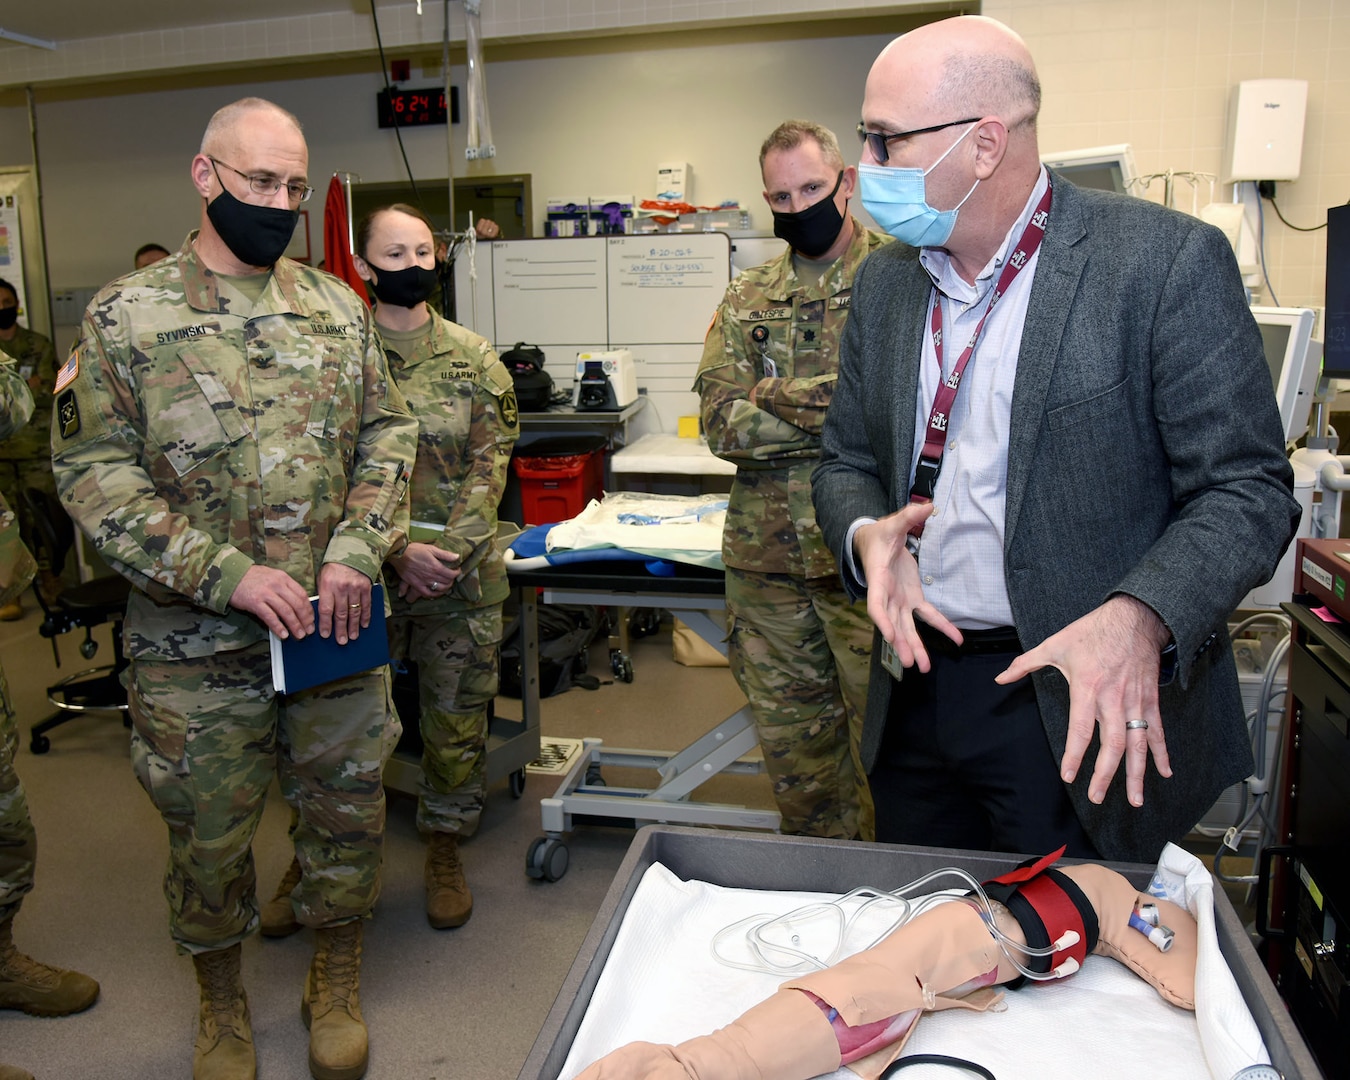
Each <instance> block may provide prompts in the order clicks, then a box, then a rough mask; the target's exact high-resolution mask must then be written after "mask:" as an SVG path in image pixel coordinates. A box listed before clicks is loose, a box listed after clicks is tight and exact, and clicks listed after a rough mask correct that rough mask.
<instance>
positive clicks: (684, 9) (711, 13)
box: [0, 0, 959, 86]
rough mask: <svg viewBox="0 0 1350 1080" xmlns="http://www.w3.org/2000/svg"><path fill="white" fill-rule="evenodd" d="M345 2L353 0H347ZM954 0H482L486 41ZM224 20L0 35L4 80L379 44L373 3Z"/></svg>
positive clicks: (390, 15) (458, 24)
mask: <svg viewBox="0 0 1350 1080" xmlns="http://www.w3.org/2000/svg"><path fill="white" fill-rule="evenodd" d="M342 6H344V7H345V6H347V5H342ZM958 6H959V5H956V4H951V5H948V4H943V3H938V4H925V3H921V2H919V0H901V2H899V3H896V2H894V0H892V2H889V3H886V2H883V0H847V2H831V0H482V4H481V9H480V10H481V19H482V32H483V37H484V39H485V40H491V41H503V40H529V39H531V38H550V37H558V36H561V35H568V34H595V33H617V32H627V33H632V32H642V31H648V30H671V29H687V28H695V27H707V26H717V25H720V24H747V25H748V24H753V23H755V22H757V21H762V20H769V21H781V20H783V19H786V18H793V17H796V16H798V15H813V16H815V17H820V15H821V14H827V15H831V16H840V17H842V16H847V15H877V14H885V13H888V12H895V11H902V10H904V9H907V8H909V9H913V8H923V9H924V10H934V9H936V10H941V9H943V8H944V7H958ZM361 7H362V10H361V11H360V12H353V11H351V10H346V11H340V12H336V13H333V14H326V15H312V16H293V17H287V18H277V19H258V20H252V21H248V22H222V23H220V24H217V25H214V26H202V27H191V28H187V29H174V30H148V31H142V32H137V33H127V34H118V35H116V36H113V37H105V38H88V39H83V40H75V41H69V42H63V43H62V44H61V46H60V48H58V49H56V50H55V51H51V52H48V51H45V50H41V49H34V48H26V47H24V46H20V45H5V44H0V86H23V85H27V84H42V83H47V82H53V81H58V80H69V79H81V78H93V77H106V76H112V75H133V74H142V73H146V72H154V71H160V72H168V71H181V70H183V69H185V68H187V67H193V66H202V65H206V66H211V65H230V64H238V63H241V62H245V61H249V60H268V59H275V58H277V57H295V58H297V59H307V60H313V59H316V58H320V57H324V56H329V55H334V54H337V55H350V54H363V55H364V54H368V53H370V52H371V51H372V50H374V49H375V45H376V42H375V30H374V25H373V23H372V21H371V18H370V15H369V12H368V11H367V10H365V5H364V4H363V5H361ZM441 10H442V9H441V4H440V3H438V2H435V0H428V2H427V3H426V4H425V5H424V12H425V14H423V15H420V16H419V15H418V14H417V6H416V5H415V4H413V3H411V2H409V3H404V4H398V5H391V6H383V5H382V6H380V7H379V9H378V11H379V18H380V36H381V38H382V39H383V41H384V44H385V47H386V48H402V47H407V46H410V45H419V46H439V45H440V42H441V39H442V37H443V33H444V31H443V23H442V18H441ZM464 19H465V15H464V7H463V5H462V4H460V3H455V4H452V5H451V6H450V36H451V39H452V40H453V41H459V42H462V41H463V40H464Z"/></svg>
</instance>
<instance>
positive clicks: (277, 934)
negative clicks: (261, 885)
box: [258, 856, 300, 938]
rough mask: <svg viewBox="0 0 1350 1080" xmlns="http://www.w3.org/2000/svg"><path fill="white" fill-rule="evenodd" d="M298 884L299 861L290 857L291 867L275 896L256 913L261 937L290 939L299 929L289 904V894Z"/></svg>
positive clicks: (293, 909) (292, 907)
mask: <svg viewBox="0 0 1350 1080" xmlns="http://www.w3.org/2000/svg"><path fill="white" fill-rule="evenodd" d="M299 884H300V860H299V859H297V858H295V857H294V856H292V857H291V865H290V866H288V867H286V874H285V876H284V877H282V879H281V883H280V884H279V885H278V886H277V894H276V896H274V897H272V899H271V900H269V901H267V903H265V904H264V905H263V906H262V910H261V911H260V912H258V929H259V930H260V931H261V932H262V936H263V937H271V938H283V937H290V936H291V935H292V934H294V933H295V932H296V931H297V930H299V929H300V924H299V923H298V922H296V920H295V907H294V906H293V905H292V904H291V892H292V890H294V889H295V887H296V886H297V885H299Z"/></svg>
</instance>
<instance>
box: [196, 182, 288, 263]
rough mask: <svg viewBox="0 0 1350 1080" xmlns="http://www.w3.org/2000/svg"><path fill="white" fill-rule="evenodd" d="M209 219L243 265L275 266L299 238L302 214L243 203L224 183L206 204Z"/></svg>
mask: <svg viewBox="0 0 1350 1080" xmlns="http://www.w3.org/2000/svg"><path fill="white" fill-rule="evenodd" d="M217 178H219V174H217ZM206 216H207V217H208V218H209V219H210V220H211V224H212V226H214V228H215V230H216V232H217V233H218V234H219V235H220V238H221V239H222V240H223V241H225V246H226V247H227V248H229V249H230V250H231V251H232V252H234V257H235V258H236V259H238V260H239V261H240V262H241V263H243V264H244V265H245V266H272V265H274V264H275V263H276V261H277V260H278V259H279V258H281V256H282V253H283V252H284V251H285V250H286V246H287V245H288V244H289V243H290V242H291V237H292V236H294V235H295V223H296V222H297V221H299V220H300V211H299V210H282V209H280V208H279V207H276V206H254V205H253V204H252V203H246V202H240V201H239V200H238V199H236V198H235V197H234V196H233V195H231V194H230V190H229V188H227V187H226V186H225V185H224V184H223V183H222V184H221V185H220V194H219V195H217V196H216V197H215V198H214V199H212V200H211V201H210V202H209V203H207V204H206Z"/></svg>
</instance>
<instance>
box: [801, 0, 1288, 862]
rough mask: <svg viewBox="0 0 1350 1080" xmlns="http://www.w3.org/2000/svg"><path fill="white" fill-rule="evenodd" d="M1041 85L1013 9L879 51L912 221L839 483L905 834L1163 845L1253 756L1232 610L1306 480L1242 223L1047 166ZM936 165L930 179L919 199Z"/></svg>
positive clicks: (884, 282) (878, 89)
mask: <svg viewBox="0 0 1350 1080" xmlns="http://www.w3.org/2000/svg"><path fill="white" fill-rule="evenodd" d="M1038 108H1039V84H1038V83H1037V82H1036V78H1035V68H1034V64H1033V63H1032V61H1031V57H1030V55H1029V53H1027V51H1026V47H1025V45H1024V44H1023V43H1022V42H1021V39H1020V38H1017V37H1016V35H1014V34H1012V33H1011V31H1009V30H1007V28H1006V27H1003V26H1002V25H1001V24H999V23H997V22H995V21H994V20H991V19H984V18H979V17H972V16H963V17H959V18H956V19H950V20H946V21H944V22H940V23H935V24H930V25H928V26H925V27H922V28H920V29H918V30H915V31H912V32H911V33H910V34H908V35H905V36H904V37H901V38H898V39H896V41H894V42H892V43H891V44H890V45H889V46H888V47H887V49H886V50H885V51H883V53H882V54H881V56H880V57H879V58H878V60H877V62H876V64H875V65H874V66H873V68H872V71H871V73H870V75H869V77H868V82H867V91H866V97H865V101H864V106H863V124H862V125H861V126H860V130H861V131H862V132H864V138H865V147H864V151H863V157H862V165H861V166H860V183H861V188H862V197H863V203H864V205H865V206H866V207H867V208H868V210H869V211H870V212H872V213H873V216H874V217H875V218H876V219H877V222H878V224H879V225H881V226H882V227H883V228H887V229H888V231H891V232H892V234H893V235H896V236H897V237H898V238H900V239H902V240H907V241H908V242H907V243H899V244H892V245H889V246H887V247H886V248H883V249H881V250H879V251H878V252H877V253H875V254H874V255H873V256H872V257H870V258H869V259H868V260H867V261H866V263H865V264H864V265H863V267H862V269H861V270H860V272H859V274H858V277H857V280H856V282H855V285H854V292H853V301H852V311H851V314H850V318H849V322H848V325H847V330H846V332H845V335H844V340H843V344H842V351H841V359H840V372H839V384H838V387H837V389H836V390H835V393H834V398H833V401H832V404H831V407H830V413H829V417H828V419H827V422H826V425H825V431H824V445H823V452H822V458H821V463H820V466H819V468H818V469H817V471H816V472H815V474H814V477H813V482H812V486H813V494H814V499H815V506H816V512H817V517H818V520H819V522H820V525H821V527H822V529H823V531H824V534H825V537H826V540H827V542H828V543H829V545H830V548H831V550H832V551H834V553H835V555H836V557H837V558H838V561H839V564H840V566H841V567H842V568H844V571H843V572H844V577H845V583H846V585H848V586H849V587H850V588H851V589H853V590H854V591H856V592H859V593H863V592H865V593H866V595H867V598H868V610H869V613H870V614H871V616H872V618H873V621H874V622H875V623H876V625H877V628H878V630H877V635H876V639H875V649H874V655H873V663H872V672H871V684H870V687H869V691H868V695H869V696H868V710H867V716H866V721H865V726H864V732H863V758H864V765H865V767H866V768H867V769H868V771H869V774H870V775H871V778H872V783H873V792H874V795H875V797H876V800H877V819H878V822H877V838H878V839H879V840H890V841H894V842H904V843H927V844H934V845H936V846H949V847H987V848H993V849H996V850H1018V851H1041V850H1049V849H1052V848H1053V847H1056V846H1058V845H1059V844H1060V843H1068V844H1069V847H1070V853H1071V854H1079V855H1083V856H1090V855H1093V854H1094V853H1095V854H1098V855H1100V856H1102V857H1105V858H1110V859H1128V860H1140V861H1152V860H1154V859H1156V858H1157V856H1158V853H1159V851H1160V849H1161V848H1162V846H1163V844H1164V843H1165V842H1167V841H1169V840H1177V839H1180V838H1181V837H1182V836H1183V835H1184V834H1185V833H1186V832H1187V831H1188V830H1189V829H1190V828H1191V826H1193V825H1194V824H1195V823H1196V822H1197V821H1199V820H1200V818H1201V817H1202V816H1203V815H1204V813H1205V811H1206V810H1208V808H1209V807H1210V806H1211V805H1212V804H1213V803H1214V801H1215V800H1216V799H1217V798H1218V796H1219V795H1220V793H1221V792H1222V791H1223V790H1224V789H1225V788H1226V787H1228V786H1229V785H1231V784H1234V783H1236V782H1238V781H1240V780H1241V779H1243V778H1244V777H1246V776H1248V775H1249V774H1250V773H1251V770H1252V766H1253V761H1252V754H1251V749H1250V746H1249V741H1248V735H1247V728H1246V723H1245V718H1244V710H1243V706H1242V701H1241V696H1240V693H1239V688H1238V682H1237V674H1236V670H1235V667H1234V663H1233V657H1232V652H1231V650H1230V649H1229V648H1228V646H1227V640H1226V620H1227V617H1228V616H1229V615H1230V613H1231V612H1232V610H1233V609H1234V608H1235V607H1236V606H1237V605H1238V604H1239V603H1240V602H1241V600H1242V597H1243V596H1244V595H1245V594H1246V593H1247V591H1248V590H1249V589H1251V588H1252V587H1254V586H1255V585H1258V584H1260V583H1261V582H1263V581H1265V580H1267V579H1268V578H1269V577H1270V576H1271V574H1272V573H1273V572H1274V569H1275V566H1276V563H1277V562H1278V561H1279V558H1280V556H1281V554H1282V553H1283V551H1284V549H1285V548H1286V546H1287V545H1288V543H1289V541H1290V538H1291V537H1292V535H1293V532H1294V529H1295V527H1296V525H1297V522H1298V516H1299V508H1298V504H1297V503H1296V502H1295V501H1294V499H1293V497H1292V494H1291V492H1292V487H1293V480H1292V471H1291V469H1290V466H1289V464H1288V461H1287V459H1286V456H1285V449H1286V448H1285V445H1284V439H1283V432H1282V429H1281V425H1280V421H1279V417H1278V415H1277V410H1276V406H1275V401H1274V394H1273V390H1272V387H1271V380H1270V374H1269V370H1268V369H1267V367H1266V363H1265V359H1264V353H1263V347H1262V342H1261V337H1260V333H1259V331H1258V330H1257V328H1256V325H1255V322H1254V321H1253V319H1252V316H1251V314H1250V312H1249V311H1248V310H1247V303H1246V295H1245V292H1244V290H1243V287H1242V283H1241V280H1240V277H1239V275H1238V270H1237V267H1236V265H1235V262H1234V259H1233V256H1232V252H1231V250H1230V249H1229V247H1228V245H1227V242H1226V241H1225V240H1224V238H1223V236H1222V235H1221V234H1220V233H1219V232H1218V231H1217V230H1215V229H1213V228H1211V227H1209V226H1207V225H1205V224H1203V223H1201V222H1200V221H1198V220H1196V219H1195V218H1192V217H1189V216H1186V215H1183V214H1179V213H1175V212H1172V211H1169V210H1165V209H1163V208H1161V207H1158V206H1156V205H1153V204H1151V203H1148V202H1146V201H1144V200H1142V199H1135V198H1129V197H1123V196H1115V195H1110V194H1105V193H1099V192H1089V191H1081V190H1078V189H1076V188H1075V187H1073V186H1072V185H1071V184H1069V183H1068V182H1066V181H1064V180H1062V179H1060V178H1058V177H1055V176H1053V175H1052V174H1050V173H1048V172H1047V171H1045V170H1043V169H1042V167H1041V165H1040V161H1039V156H1038V150H1037V145H1036V132H1035V119H1036V113H1037V110H1038ZM957 117H965V118H972V119H963V120H959V121H958V120H956V118H957ZM963 128H964V130H963ZM911 132H912V133H913V134H912V135H911V134H909V133H911ZM906 170H912V172H911V176H918V177H922V179H921V180H919V181H918V183H919V184H921V185H922V186H921V188H920V191H921V195H920V200H919V201H920V204H921V205H901V204H902V203H904V200H905V198H906V196H905V195H904V194H903V185H904V183H907V182H908V181H904V180H903V178H902V175H901V174H902V173H904V172H905V171H906ZM920 170H922V172H920ZM888 173H890V174H891V175H887V174H888ZM1039 200H1048V207H1049V209H1048V216H1046V215H1045V214H1043V213H1039V211H1042V210H1044V208H1045V206H1046V202H1043V201H1039ZM912 201H913V200H911V202H912ZM953 208H954V209H953ZM954 211H955V212H954ZM888 221H889V223H888ZM1038 222H1039V223H1040V224H1042V225H1043V227H1044V228H1043V239H1042V238H1041V234H1040V233H1039V232H1038V226H1037V223H1038ZM944 232H945V235H944ZM1028 237H1032V238H1034V239H1035V240H1036V241H1039V251H1038V252H1037V251H1034V247H1033V254H1032V255H1031V257H1030V259H1029V260H1027V261H1026V263H1025V265H1024V266H1023V267H1022V269H1021V273H1020V274H1018V275H1015V276H1014V280H1013V282H1012V284H1011V285H1009V286H1008V287H1007V290H1006V292H1002V289H1000V292H1001V295H1000V296H999V298H998V299H999V302H998V304H997V305H996V306H993V307H992V308H991V307H990V306H989V300H988V299H987V297H989V296H990V295H992V292H993V289H992V285H993V283H994V282H995V281H999V282H1000V283H1001V285H1002V284H1006V281H1007V277H1006V275H1005V274H1004V271H1005V269H1006V267H1007V266H1008V264H1009V263H1010V262H1011V263H1018V262H1019V259H1021V258H1022V256H1021V255H1019V254H1018V244H1022V245H1023V247H1025V246H1026V245H1027V238H1028ZM935 306H937V307H939V308H940V313H939V316H938V318H939V320H940V319H941V317H942V315H943V314H945V315H946V317H947V319H948V322H947V323H946V324H945V325H946V326H947V331H946V334H945V336H946V337H947V338H948V341H947V342H945V343H943V342H940V341H935V337H936V338H937V339H940V338H942V337H943V336H944V334H943V333H942V330H941V327H942V326H943V325H944V324H942V323H941V322H940V321H939V322H937V323H935V322H934V315H933V310H934V307H935ZM986 311H988V314H987V315H986V316H985V320H983V321H981V320H980V315H981V314H982V313H984V312H986ZM977 325H978V326H980V327H981V330H980V332H979V333H978V336H977V335H976V331H975V330H974V328H975V326H977ZM935 329H936V330H937V331H938V333H937V334H936V335H935V334H934V333H933V331H934V330H935ZM972 338H975V339H976V347H975V351H974V354H973V356H972V358H971V360H970V362H969V366H968V368H967V369H966V371H965V374H964V375H963V376H961V377H960V378H959V380H958V382H959V385H958V389H957V397H956V400H955V403H954V406H953V407H952V409H951V410H950V415H949V416H947V415H944V416H942V417H940V418H939V420H938V423H939V430H941V428H942V427H945V428H946V443H945V446H944V447H943V450H942V452H941V457H940V466H939V469H938V475H937V481H936V485H935V487H934V489H933V490H932V492H931V497H930V498H929V499H927V500H926V501H923V500H921V501H919V502H912V501H911V488H912V485H913V484H914V481H915V461H916V457H917V456H918V455H919V453H920V448H921V447H922V446H923V440H924V433H925V431H926V429H927V427H928V426H929V425H930V423H932V417H931V415H930V408H931V406H932V405H933V402H934V395H935V393H936V390H937V386H938V384H939V383H941V382H943V381H950V378H951V369H952V366H953V365H954V364H955V363H956V362H957V360H958V357H959V355H960V352H961V351H962V350H963V349H964V348H965V346H966V345H967V343H968V342H969V341H971V340H972ZM942 344H945V345H946V348H945V350H943V352H945V361H944V360H943V359H942V353H941V352H939V353H936V358H935V349H936V348H939V347H940V346H941V345H942ZM925 369H928V370H927V371H925ZM962 395H964V397H963V396H962ZM947 425H950V426H947ZM939 441H941V436H939ZM931 445H932V444H930V449H931ZM972 447H973V448H974V449H972ZM1004 456H1005V457H1006V467H1005V466H1004V463H1003V460H1002V459H1003V457H1004ZM989 492H992V494H989ZM949 614H952V617H951V618H949V617H948V615H949ZM883 659H885V660H886V661H887V662H886V663H883ZM888 669H889V670H888ZM897 675H899V676H900V677H899V679H898V680H897V677H896V676H897ZM1028 677H1029V678H1028ZM1122 761H1123V762H1124V764H1125V768H1124V769H1123V770H1121V769H1120V768H1119V766H1120V763H1121V762H1122ZM1080 766H1083V767H1082V768H1081V769H1080Z"/></svg>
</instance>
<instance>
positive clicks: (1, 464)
mask: <svg viewBox="0 0 1350 1080" xmlns="http://www.w3.org/2000/svg"><path fill="white" fill-rule="evenodd" d="M30 487H33V488H38V489H39V490H40V491H45V492H46V493H47V494H48V495H50V496H51V497H52V498H53V499H55V498H56V480H55V479H54V478H53V476H52V459H51V458H50V457H44V458H0V495H3V496H4V498H5V501H6V502H7V503H9V505H10V508H11V509H12V510H13V511H14V512H15V513H16V514H18V515H19V533H20V535H22V536H23V542H24V543H25V544H27V545H28V550H29V551H31V552H33V554H34V555H36V556H37V558H38V562H39V565H40V566H41V567H42V569H44V570H47V569H50V567H49V566H48V564H47V545H46V544H44V543H42V538H41V537H40V536H38V535H37V527H36V526H35V525H34V523H33V515H32V514H30V513H29V512H28V503H27V502H26V501H25V500H24V499H23V498H21V493H22V492H23V491H24V490H25V489H26V488H30Z"/></svg>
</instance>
